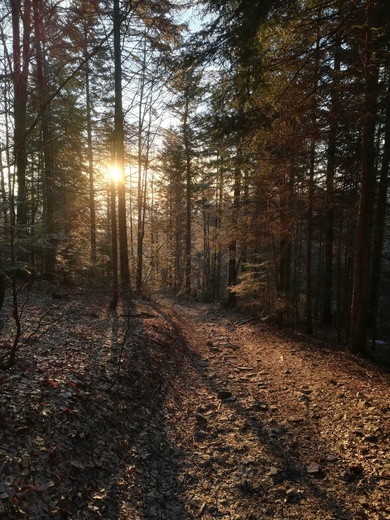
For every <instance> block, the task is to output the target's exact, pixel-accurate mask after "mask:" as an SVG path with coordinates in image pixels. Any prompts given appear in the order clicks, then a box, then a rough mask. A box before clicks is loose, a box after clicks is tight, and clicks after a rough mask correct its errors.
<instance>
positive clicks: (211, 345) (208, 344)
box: [206, 340, 214, 347]
mask: <svg viewBox="0 0 390 520" xmlns="http://www.w3.org/2000/svg"><path fill="white" fill-rule="evenodd" d="M206 345H207V346H208V347H213V346H214V343H213V342H212V341H211V340H209V341H208V342H207V343H206Z"/></svg>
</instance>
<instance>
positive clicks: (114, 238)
mask: <svg viewBox="0 0 390 520" xmlns="http://www.w3.org/2000/svg"><path fill="white" fill-rule="evenodd" d="M110 217H111V270H112V299H111V302H110V309H113V310H114V309H116V307H117V305H118V292H119V282H118V232H117V221H116V186H115V181H114V179H111V184H110Z"/></svg>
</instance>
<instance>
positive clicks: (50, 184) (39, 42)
mask: <svg viewBox="0 0 390 520" xmlns="http://www.w3.org/2000/svg"><path fill="white" fill-rule="evenodd" d="M33 10H34V34H35V52H36V70H37V93H38V98H39V105H40V111H39V112H40V115H41V135H42V150H43V187H44V219H45V230H46V233H47V242H48V244H49V246H48V248H47V249H46V252H45V277H46V278H47V279H50V280H51V279H53V278H54V272H55V264H56V246H55V239H54V234H55V223H54V158H53V149H52V138H51V132H50V103H48V98H49V84H48V77H47V74H46V69H47V65H46V63H45V56H44V50H43V48H44V45H43V22H42V14H43V5H42V0H36V1H35V2H34V3H33Z"/></svg>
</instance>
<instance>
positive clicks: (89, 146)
mask: <svg viewBox="0 0 390 520" xmlns="http://www.w3.org/2000/svg"><path fill="white" fill-rule="evenodd" d="M84 38H85V42H84V45H85V52H84V59H87V56H88V49H87V45H88V29H87V26H85V27H84ZM85 98H86V109H87V150H88V180H89V215H90V246H91V262H92V264H93V265H95V264H96V210H95V179H94V172H93V149H92V110H91V90H90V73H89V63H88V61H87V62H86V64H85Z"/></svg>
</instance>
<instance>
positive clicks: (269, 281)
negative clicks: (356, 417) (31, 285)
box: [0, 0, 390, 354]
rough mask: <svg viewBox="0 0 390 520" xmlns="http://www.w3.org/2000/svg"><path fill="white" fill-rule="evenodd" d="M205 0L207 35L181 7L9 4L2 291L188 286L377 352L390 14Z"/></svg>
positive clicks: (384, 298) (336, 4) (378, 8)
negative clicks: (11, 287)
mask: <svg viewBox="0 0 390 520" xmlns="http://www.w3.org/2000/svg"><path fill="white" fill-rule="evenodd" d="M200 5H201V6H203V8H204V9H205V10H206V11H207V13H208V17H206V18H205V19H204V26H203V27H202V28H201V30H200V31H199V32H198V34H196V35H193V36H191V35H189V34H188V32H186V27H185V25H184V24H182V25H181V26H180V25H178V24H177V23H176V21H175V20H174V18H173V13H176V12H177V10H176V9H179V8H180V6H179V3H174V4H173V3H171V2H169V1H168V0H164V1H162V2H161V1H159V2H157V0H147V1H145V2H130V3H129V2H125V1H122V0H112V1H103V0H88V1H83V2H81V1H80V0H72V1H71V2H65V1H59V2H52V1H51V0H37V1H36V2H32V1H29V0H7V2H5V3H4V5H2V6H1V7H0V9H1V15H2V20H3V22H2V25H1V32H0V46H1V53H0V58H1V59H0V66H1V72H0V81H1V85H2V87H3V88H2V96H1V99H0V103H1V109H2V110H1V118H2V119H1V125H0V133H1V161H0V169H1V178H0V189H1V197H0V204H1V211H0V228H1V244H0V246H1V247H0V252H1V256H0V262H1V265H0V267H1V269H2V274H1V273H0V281H1V280H5V281H6V280H7V273H8V272H9V269H11V270H12V269H19V268H22V269H24V270H27V271H29V272H32V270H35V271H36V273H37V274H38V276H40V277H41V278H47V279H49V280H51V281H63V282H67V283H70V282H80V281H83V280H84V279H85V278H90V279H93V278H94V277H98V279H99V280H105V279H107V280H108V279H109V278H112V279H113V282H114V283H113V285H114V296H115V294H116V295H118V294H117V293H118V291H119V280H120V281H122V282H123V283H124V284H125V285H126V286H130V282H131V286H132V288H134V289H135V290H136V291H137V292H140V291H145V290H146V291H147V290H148V289H149V288H151V287H153V288H155V287H158V286H160V285H164V286H170V287H172V288H174V290H175V292H176V293H177V294H185V295H187V296H190V295H194V294H198V295H199V296H200V297H203V298H206V299H213V298H223V299H224V300H226V301H227V302H228V303H230V304H236V303H239V304H240V305H244V306H250V307H251V308H255V309H256V310H257V312H258V313H259V314H261V315H262V316H263V317H266V318H267V319H271V320H273V321H275V322H278V323H286V322H302V323H304V324H305V327H306V330H307V331H308V332H311V331H312V330H313V328H315V326H316V324H319V323H322V325H325V326H334V327H336V328H337V331H338V336H339V339H340V340H344V341H345V342H348V343H349V345H350V347H351V349H352V350H353V351H354V352H360V353H363V354H364V353H365V352H366V346H367V337H368V336H370V334H371V331H372V330H373V329H374V328H375V326H376V324H378V323H379V325H380V326H384V325H385V326H389V325H390V324H388V323H387V322H386V318H385V316H384V312H383V308H384V302H388V301H389V299H388V295H387V293H388V292H389V288H390V284H389V282H390V280H388V278H387V270H388V267H389V266H388V258H387V257H388V255H384V254H383V253H384V252H385V251H386V248H387V247H388V237H387V224H388V215H387V209H388V208H387V206H388V204H387V200H388V199H387V192H388V174H389V156H390V154H389V150H390V144H389V143H390V140H389V85H390V82H389V58H388V55H389V41H390V38H389V36H390V34H389V25H390V24H389V14H388V9H387V6H386V1H385V0H364V1H361V2H354V1H352V0H332V1H330V2H327V3H325V4H324V3H323V2H319V1H309V0H299V1H296V2H280V1H278V0H272V1H269V2H263V1H261V0H251V1H246V0H245V1H236V0H229V1H224V2H223V1H220V0H204V1H202V2H201V3H200ZM183 8H184V7H183ZM113 163H115V164H116V166H117V167H118V168H119V170H120V176H119V178H118V179H117V180H116V181H114V179H110V178H109V175H108V172H109V169H110V167H111V166H112V165H113ZM117 264H118V265H117ZM118 275H119V278H118ZM1 276H3V278H1ZM1 291H2V289H1V287H0V297H1ZM0 299H1V298H0ZM113 300H115V297H114V298H113Z"/></svg>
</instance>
